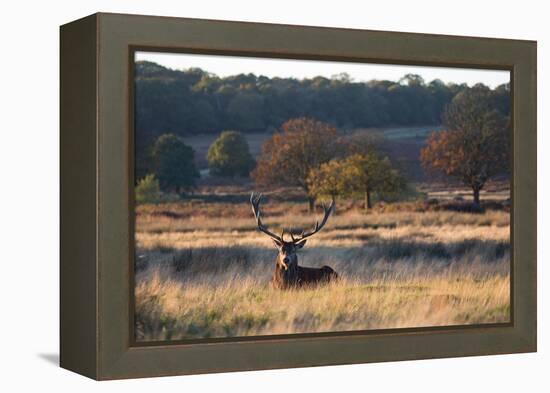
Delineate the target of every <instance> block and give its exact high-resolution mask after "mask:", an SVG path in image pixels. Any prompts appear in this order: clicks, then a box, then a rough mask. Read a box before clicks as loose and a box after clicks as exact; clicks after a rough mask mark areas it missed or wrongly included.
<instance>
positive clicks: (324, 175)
mask: <svg viewBox="0 0 550 393" xmlns="http://www.w3.org/2000/svg"><path fill="white" fill-rule="evenodd" d="M347 164H348V162H347V161H346V160H330V161H329V162H326V163H324V164H321V166H320V167H319V168H313V169H312V170H311V171H310V172H309V176H308V178H307V182H308V189H309V193H310V194H311V195H313V196H315V198H319V197H322V196H328V197H330V199H331V200H332V201H333V202H335V201H336V196H338V195H340V196H344V195H349V194H351V193H352V191H353V189H352V187H353V182H354V179H353V176H354V175H355V173H354V171H353V168H350V167H349V165H347ZM335 206H336V205H335Z"/></svg>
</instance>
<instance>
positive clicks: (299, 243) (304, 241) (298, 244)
mask: <svg viewBox="0 0 550 393" xmlns="http://www.w3.org/2000/svg"><path fill="white" fill-rule="evenodd" d="M306 242H307V239H304V240H302V241H300V242H298V243H296V244H295V245H294V246H295V247H296V248H297V249H300V248H302V247H304V246H305V245H306Z"/></svg>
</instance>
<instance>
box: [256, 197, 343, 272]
mask: <svg viewBox="0 0 550 393" xmlns="http://www.w3.org/2000/svg"><path fill="white" fill-rule="evenodd" d="M261 199H262V195H261V194H259V195H257V196H256V195H254V193H252V195H250V203H251V204H252V212H253V213H254V218H255V219H256V225H257V226H258V230H259V231H260V232H263V233H265V234H266V235H267V236H269V237H270V238H271V240H273V243H274V244H275V247H277V250H278V252H279V255H278V257H277V264H278V265H279V266H280V267H281V268H282V269H283V270H288V269H292V268H293V267H296V266H297V265H298V257H297V255H296V252H297V251H298V250H300V249H301V248H303V247H304V246H305V244H306V241H307V238H308V237H310V236H313V235H315V234H316V233H317V232H319V231H320V230H321V229H322V228H323V227H324V226H325V224H326V222H327V220H328V217H329V216H330V213H332V210H333V208H334V202H332V203H331V204H330V206H329V207H325V206H323V210H324V217H323V219H322V220H321V223H319V221H317V222H316V223H315V226H314V227H313V228H312V229H311V230H309V231H302V232H301V233H300V234H299V235H297V236H296V237H295V236H294V234H293V233H292V232H290V238H291V240H290V241H287V240H285V238H284V237H285V231H284V229H283V230H282V232H281V234H280V235H276V234H274V233H273V232H271V231H269V230H268V229H267V227H266V226H265V225H263V223H262V219H261V213H260V202H261Z"/></svg>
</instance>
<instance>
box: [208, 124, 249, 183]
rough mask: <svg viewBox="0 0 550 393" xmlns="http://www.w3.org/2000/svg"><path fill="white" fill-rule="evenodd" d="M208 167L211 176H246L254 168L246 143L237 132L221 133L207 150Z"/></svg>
mask: <svg viewBox="0 0 550 393" xmlns="http://www.w3.org/2000/svg"><path fill="white" fill-rule="evenodd" d="M207 158H208V167H209V168H210V172H211V173H212V174H213V175H218V176H236V175H238V176H248V174H249V173H250V171H251V170H252V168H253V167H254V159H253V158H252V156H251V155H250V148H249V146H248V142H247V141H246V138H245V137H244V135H243V134H241V133H240V132H238V131H223V132H222V133H221V135H220V136H219V137H218V139H216V140H215V141H214V142H213V143H212V144H211V145H210V147H209V148H208V156H207Z"/></svg>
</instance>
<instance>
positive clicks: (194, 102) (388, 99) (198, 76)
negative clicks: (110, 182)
mask: <svg viewBox="0 0 550 393" xmlns="http://www.w3.org/2000/svg"><path fill="white" fill-rule="evenodd" d="M135 67H136V68H135V76H136V78H135V108H136V110H135V114H136V117H135V126H136V133H137V135H138V136H139V137H138V138H136V171H137V173H138V177H142V176H144V175H145V174H146V173H148V172H150V170H151V167H152V161H151V150H152V146H153V144H154V143H155V141H156V140H157V138H158V137H159V136H161V135H162V134H165V133H167V132H170V133H173V134H175V135H177V136H181V137H183V136H189V135H194V134H209V133H210V134H219V133H220V132H221V131H223V130H227V129H229V130H239V131H240V132H243V133H248V132H257V131H261V132H270V133H273V132H275V131H276V130H278V129H279V128H280V127H281V125H282V124H283V123H285V122H286V121H287V120H288V119H293V118H302V117H306V118H313V119H316V120H318V121H321V122H324V123H328V124H331V125H332V126H334V127H337V128H339V129H355V128H367V127H383V126H400V125H406V126H413V125H431V124H440V123H441V114H442V113H443V110H444V108H445V107H446V106H447V105H448V104H449V103H450V102H451V100H452V99H453V97H455V96H456V95H457V94H458V93H460V92H461V91H464V90H465V89H467V88H468V87H467V85H466V84H453V83H448V84H446V83H443V82H442V81H441V80H438V79H436V80H433V81H431V82H426V81H424V80H423V79H422V77H420V76H418V75H414V74H408V75H405V76H404V77H403V78H401V80H399V81H397V82H393V81H386V80H371V81H368V82H358V81H353V80H352V79H351V78H350V77H349V75H347V74H339V75H335V76H334V77H332V78H325V77H322V76H318V77H315V78H311V79H302V80H298V79H294V78H268V77H265V76H261V75H260V76H257V75H254V74H239V75H233V76H228V77H218V76H216V75H214V74H211V73H208V72H206V71H204V70H202V69H200V68H190V69H187V70H171V69H168V68H165V67H162V66H160V65H158V64H156V63H152V62H147V61H140V62H136V65H135ZM494 101H495V102H494V105H496V106H498V107H499V110H500V111H502V112H503V113H505V112H508V110H509V108H508V107H509V94H508V86H506V85H502V86H499V87H498V88H496V89H495V90H494Z"/></svg>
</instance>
